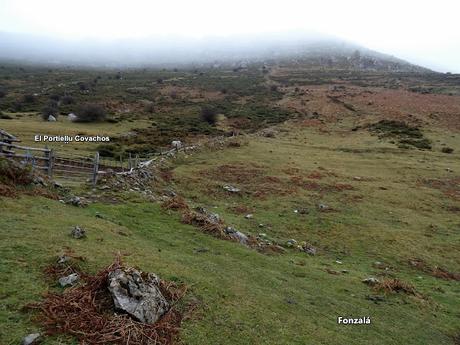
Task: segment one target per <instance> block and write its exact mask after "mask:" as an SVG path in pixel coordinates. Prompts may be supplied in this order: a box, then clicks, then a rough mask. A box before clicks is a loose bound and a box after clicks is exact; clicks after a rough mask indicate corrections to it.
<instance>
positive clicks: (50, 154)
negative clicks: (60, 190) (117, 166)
mask: <svg viewBox="0 0 460 345" xmlns="http://www.w3.org/2000/svg"><path fill="white" fill-rule="evenodd" d="M45 154H46V156H47V158H48V177H50V178H51V177H53V168H54V150H53V149H51V150H49V151H48V152H46V153H45Z"/></svg>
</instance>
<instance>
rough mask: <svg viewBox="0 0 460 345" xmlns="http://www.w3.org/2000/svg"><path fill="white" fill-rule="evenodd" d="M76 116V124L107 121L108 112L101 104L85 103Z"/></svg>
mask: <svg viewBox="0 0 460 345" xmlns="http://www.w3.org/2000/svg"><path fill="white" fill-rule="evenodd" d="M76 115H77V121H76V122H96V121H103V120H105V117H106V112H105V109H104V107H103V106H102V105H100V104H97V103H85V104H82V105H81V106H80V107H79V108H78V110H77V111H76Z"/></svg>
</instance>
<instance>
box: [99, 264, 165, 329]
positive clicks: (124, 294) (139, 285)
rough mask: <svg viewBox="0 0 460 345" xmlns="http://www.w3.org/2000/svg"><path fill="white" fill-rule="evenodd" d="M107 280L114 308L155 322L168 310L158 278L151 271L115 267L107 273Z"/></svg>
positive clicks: (146, 321)
mask: <svg viewBox="0 0 460 345" xmlns="http://www.w3.org/2000/svg"><path fill="white" fill-rule="evenodd" d="M108 280H109V291H110V293H111V295H112V298H113V302H114V304H115V308H116V309H118V310H122V311H124V312H126V313H128V314H129V315H131V316H132V317H134V318H135V319H137V320H139V321H141V322H144V323H155V322H157V321H158V320H159V319H160V318H161V317H162V316H163V315H164V314H165V313H166V312H167V311H168V310H169V303H168V301H167V300H166V299H165V297H164V296H163V294H162V293H161V291H160V289H159V286H160V279H159V278H158V277H157V276H156V275H155V274H153V273H147V274H145V273H143V272H140V271H138V270H136V269H134V268H127V269H116V270H114V271H112V272H110V273H109V275H108Z"/></svg>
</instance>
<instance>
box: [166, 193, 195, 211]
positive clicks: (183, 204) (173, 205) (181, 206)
mask: <svg viewBox="0 0 460 345" xmlns="http://www.w3.org/2000/svg"><path fill="white" fill-rule="evenodd" d="M161 207H162V208H163V209H165V210H176V211H177V210H187V211H188V210H189V209H190V208H189V206H188V204H187V201H185V199H184V198H183V197H181V196H175V197H173V198H169V199H167V200H165V201H164V202H163V204H161Z"/></svg>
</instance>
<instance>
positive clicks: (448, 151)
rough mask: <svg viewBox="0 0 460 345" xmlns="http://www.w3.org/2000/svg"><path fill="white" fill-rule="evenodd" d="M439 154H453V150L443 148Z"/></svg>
mask: <svg viewBox="0 0 460 345" xmlns="http://www.w3.org/2000/svg"><path fill="white" fill-rule="evenodd" d="M441 152H442V153H452V152H454V149H453V148H452V147H443V148H442V149H441Z"/></svg>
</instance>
